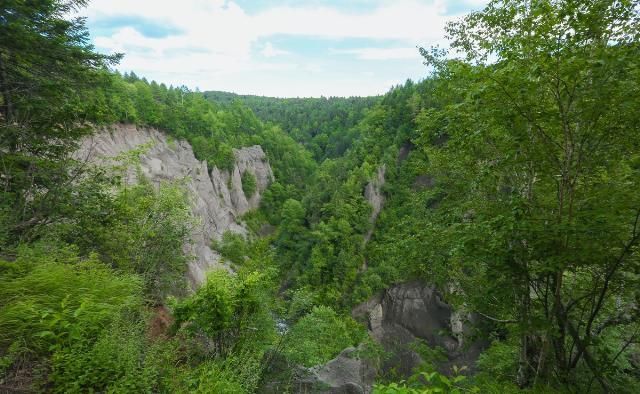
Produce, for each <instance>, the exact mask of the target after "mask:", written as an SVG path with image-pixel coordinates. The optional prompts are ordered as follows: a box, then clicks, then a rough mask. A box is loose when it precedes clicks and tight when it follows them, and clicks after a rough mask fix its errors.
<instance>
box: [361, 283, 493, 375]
mask: <svg viewBox="0 0 640 394" xmlns="http://www.w3.org/2000/svg"><path fill="white" fill-rule="evenodd" d="M352 315H353V317H354V318H356V319H357V320H360V321H362V322H363V323H366V324H367V327H368V329H369V333H370V335H371V337H372V338H373V339H375V340H376V341H377V342H378V343H380V344H381V345H382V347H383V348H384V349H385V350H386V351H387V352H389V354H390V355H391V357H390V358H389V359H387V360H385V362H384V363H383V365H382V369H383V370H390V369H395V370H396V371H397V372H399V373H401V374H403V375H404V376H409V375H410V374H411V372H412V370H413V369H414V368H415V367H417V366H418V365H420V363H421V362H422V358H421V357H420V355H419V354H418V352H416V351H415V348H414V344H415V343H416V341H419V340H422V341H425V342H426V343H427V344H428V345H429V346H430V347H438V348H440V349H442V350H443V351H444V355H445V356H446V357H445V359H443V360H442V361H439V362H437V363H436V364H437V366H438V368H439V370H440V372H442V373H445V374H450V373H451V371H452V368H453V366H454V365H455V366H457V367H462V366H466V367H467V368H468V370H467V372H472V371H473V370H474V366H475V361H476V359H477V358H478V356H479V355H480V353H481V351H482V350H483V349H484V348H485V347H486V345H487V343H486V341H485V340H484V339H482V335H478V334H479V332H476V325H477V323H478V319H477V316H476V315H474V314H472V313H467V312H464V311H461V310H455V309H454V308H453V307H452V306H451V305H449V304H447V303H446V302H445V301H444V300H443V297H442V295H441V294H440V292H439V291H438V290H437V289H436V288H435V287H434V286H431V285H428V284H425V283H421V282H408V283H402V284H399V285H396V286H393V287H391V288H389V289H387V290H385V291H383V292H381V293H380V294H378V295H376V296H375V297H373V298H371V299H370V300H369V301H367V302H364V303H362V304H361V305H359V306H357V307H356V308H354V310H353V311H352Z"/></svg>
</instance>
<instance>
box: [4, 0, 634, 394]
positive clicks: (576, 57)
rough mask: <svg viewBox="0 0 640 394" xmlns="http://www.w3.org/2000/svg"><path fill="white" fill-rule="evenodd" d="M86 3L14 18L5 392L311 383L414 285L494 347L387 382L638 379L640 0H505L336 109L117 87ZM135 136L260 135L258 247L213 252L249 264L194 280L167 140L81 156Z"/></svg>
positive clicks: (218, 160)
mask: <svg viewBox="0 0 640 394" xmlns="http://www.w3.org/2000/svg"><path fill="white" fill-rule="evenodd" d="M84 5H85V1H82V0H75V1H60V0H44V1H38V2H24V1H17V0H8V1H5V2H4V3H3V5H2V6H1V7H0V38H1V39H0V130H1V135H0V154H1V155H0V185H1V186H2V191H1V192H0V196H1V197H0V281H1V282H2V286H1V287H0V391H1V390H4V389H5V388H8V389H17V390H26V391H29V390H31V391H45V392H87V391H100V392H203V393H209V392H234V393H236V392H247V393H249V392H264V391H266V390H267V389H269V388H271V389H273V387H278V388H281V387H284V388H289V389H291V390H293V389H294V388H295V386H293V385H292V379H294V378H295V377H296V376H297V375H296V374H297V372H299V371H301V370H302V368H304V367H312V366H316V365H320V364H323V363H326V362H327V361H329V360H331V359H332V358H334V357H335V356H336V355H338V354H339V353H340V352H341V351H342V350H343V349H345V348H347V347H350V346H358V345H360V344H362V343H363V342H364V343H365V344H366V343H368V342H371V341H372V339H370V338H367V334H366V330H365V328H364V327H362V326H361V325H360V324H358V323H356V322H355V321H354V320H353V319H352V318H351V313H350V312H351V309H352V308H353V307H354V306H355V305H356V304H358V303H359V302H361V301H364V300H366V299H368V298H369V297H371V296H372V295H374V294H376V293H377V292H378V291H381V290H383V289H385V288H387V287H389V286H392V285H394V284H396V283H401V282H405V281H409V280H416V279H419V280H422V281H426V282H429V283H432V284H435V285H436V286H438V288H439V289H440V290H441V293H442V294H443V296H444V298H445V300H446V302H448V303H449V304H451V305H454V306H456V307H463V306H464V308H465V309H466V310H469V311H474V312H476V313H477V315H478V317H479V318H480V319H481V320H482V329H483V331H484V332H483V334H484V335H485V336H486V337H487V338H489V339H490V341H489V342H490V344H488V347H487V348H486V349H485V350H484V351H483V353H482V354H481V356H480V357H479V359H478V361H477V363H476V365H475V366H469V367H475V369H474V374H473V375H472V376H463V375H457V374H454V375H453V376H445V375H443V374H441V373H438V372H436V371H435V369H436V368H437V365H436V364H437V363H435V362H434V363H433V365H427V364H425V365H424V366H425V368H426V369H427V370H425V369H422V370H419V371H415V372H416V374H415V375H414V376H413V377H407V379H406V380H404V381H399V382H385V381H379V382H378V384H377V385H376V386H375V389H374V390H375V392H380V393H414V392H415V393H423V392H426V393H431V392H450V393H458V392H519V391H529V392H577V391H583V392H621V393H624V392H635V391H637V387H640V365H639V362H638V355H639V354H640V345H639V343H640V336H639V335H640V315H639V313H640V308H639V307H638V302H640V293H638V289H640V283H639V279H640V277H639V275H638V273H639V272H640V258H639V256H640V255H639V251H640V248H639V244H640V197H639V195H638V193H637V190H638V180H640V149H639V148H640V130H639V127H640V126H639V125H640V119H639V116H640V115H639V114H640V111H639V108H638V103H640V86H639V81H640V14H639V11H638V10H639V9H640V3H639V2H638V1H635V0H624V1H613V0H593V1H587V2H585V1H573V0H558V1H550V0H540V1H525V0H493V1H490V2H489V4H488V5H487V7H486V8H485V9H484V10H482V11H479V12H475V13H472V14H469V15H467V16H466V17H465V18H463V19H461V20H458V21H454V22H452V23H450V24H449V25H448V27H447V34H448V38H449V40H450V52H447V51H444V50H442V49H438V48H421V49H420V51H421V53H422V55H423V56H424V58H425V63H426V64H428V65H429V66H430V67H431V70H432V72H431V74H430V75H429V76H428V77H427V78H426V79H424V80H423V81H420V82H417V83H416V82H412V81H407V82H406V83H405V84H404V85H402V86H397V87H394V88H393V89H391V91H389V92H388V93H387V94H386V95H384V96H382V97H372V98H320V99H275V98H267V97H256V96H237V95H233V94H227V93H222V92H207V93H200V92H192V91H189V90H188V89H187V88H186V87H172V86H169V87H167V86H165V85H163V84H158V83H156V82H149V81H147V80H146V79H144V78H140V77H138V76H136V75H135V74H133V73H130V74H124V75H120V74H118V73H116V72H113V71H112V70H110V69H109V67H110V66H112V65H113V64H115V62H117V61H118V60H119V58H120V55H113V56H105V55H100V54H97V53H96V52H95V51H94V50H93V48H92V47H91V46H90V45H89V44H88V36H87V31H86V29H85V27H84V21H83V20H82V19H73V18H69V17H68V15H69V12H70V11H72V10H74V9H77V8H80V7H82V6H84ZM118 122H125V123H134V124H136V125H138V126H140V127H154V128H158V129H161V130H162V131H163V132H165V133H167V134H168V135H169V136H170V138H171V143H170V145H172V146H174V147H175V146H176V144H178V143H180V144H183V143H185V142H188V143H189V144H191V146H192V147H193V149H194V153H195V155H196V157H197V158H198V159H201V160H206V161H207V163H208V165H209V166H210V167H211V168H213V167H214V166H215V167H217V168H219V169H221V170H228V169H231V168H233V165H234V161H235V158H234V153H233V149H234V148H239V147H243V146H248V145H254V144H259V145H261V146H262V148H263V149H264V150H265V152H266V154H267V156H268V159H269V163H270V165H271V166H272V167H273V170H274V177H275V180H274V182H273V183H272V184H271V185H270V186H269V187H268V188H267V190H265V191H264V192H261V206H260V208H259V210H258V211H254V212H250V213H248V214H247V216H245V219H246V222H247V223H248V228H249V229H250V231H249V234H248V235H247V236H246V237H245V236H242V235H239V234H235V233H231V232H228V233H225V234H224V236H223V237H222V239H221V240H212V242H213V248H214V249H215V250H217V251H219V252H220V254H221V255H222V256H223V260H224V261H225V262H226V263H229V266H230V267H232V268H233V272H228V271H226V270H217V271H213V272H210V273H209V275H208V277H207V280H206V282H205V283H204V284H203V285H202V286H201V287H199V288H198V289H192V290H193V291H189V284H188V283H187V280H186V275H185V271H186V267H187V264H188V263H189V258H190V257H189V256H186V255H185V254H184V250H185V249H184V247H185V245H187V244H188V243H189V242H190V240H189V234H190V233H191V226H192V225H193V223H194V221H196V220H198V219H199V218H194V217H192V213H191V210H190V208H189V198H190V196H188V195H187V194H186V193H185V191H184V189H185V188H183V187H182V185H181V184H180V183H168V182H166V183H161V184H159V185H152V184H150V183H149V182H148V181H147V180H145V179H144V176H142V174H141V172H140V171H138V175H137V177H136V178H138V180H139V182H138V183H137V184H135V185H132V184H129V182H128V179H127V178H128V177H127V174H129V173H130V172H131V171H135V170H136V166H137V163H138V160H139V157H140V156H141V155H143V154H144V153H145V149H148V148H149V147H145V146H142V147H140V148H139V149H135V150H133V151H131V152H127V153H125V154H124V155H122V157H119V158H118V160H117V163H115V164H114V165H111V166H107V165H103V166H102V167H95V166H92V165H88V164H87V163H84V162H81V161H79V160H78V159H77V158H75V157H74V155H73V152H75V151H76V150H77V149H78V146H79V144H80V143H81V141H82V139H83V138H84V137H85V136H87V135H89V134H90V133H92V132H93V131H95V129H99V128H100V127H103V126H107V125H110V124H113V123H118ZM383 168H384V178H385V179H384V182H383V183H384V185H378V186H379V188H380V190H379V192H380V193H381V194H382V195H383V196H384V200H385V202H384V209H383V210H382V212H381V213H380V215H379V216H378V217H377V219H376V220H373V218H372V216H371V214H372V207H371V204H370V203H369V201H367V197H366V196H365V193H364V191H365V189H366V188H367V187H368V186H369V187H368V188H369V189H371V187H373V185H372V184H370V183H371V181H372V179H374V178H376V177H377V176H378V173H379V172H380V171H381V169H383ZM241 178H242V187H243V191H244V193H245V195H247V197H251V196H253V195H254V194H255V193H256V190H257V181H256V179H255V176H254V175H253V174H252V173H251V172H248V171H246V172H244V173H243V174H241ZM262 227H268V228H270V229H271V231H267V232H265V234H268V235H266V236H263V237H259V236H258V233H261V231H259V230H260V229H261V228H262ZM359 349H360V348H359ZM378 350H380V349H378ZM376 351H377V350H376ZM429 351H430V352H435V350H433V349H431V350H429ZM374 353H375V352H374ZM427 353H428V352H427ZM378 356H380V357H379V358H382V355H379V354H378V355H376V357H378ZM427 361H429V360H427ZM382 378H383V376H380V380H382ZM274 382H278V384H279V383H282V385H281V386H273V385H271V384H272V383H274Z"/></svg>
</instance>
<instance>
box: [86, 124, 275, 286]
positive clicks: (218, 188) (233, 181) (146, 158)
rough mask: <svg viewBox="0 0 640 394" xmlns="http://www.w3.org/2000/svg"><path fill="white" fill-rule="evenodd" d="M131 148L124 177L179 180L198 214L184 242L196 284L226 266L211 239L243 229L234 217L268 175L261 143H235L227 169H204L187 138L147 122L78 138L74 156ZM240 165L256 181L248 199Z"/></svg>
mask: <svg viewBox="0 0 640 394" xmlns="http://www.w3.org/2000/svg"><path fill="white" fill-rule="evenodd" d="M133 149H140V151H141V154H140V162H139V164H138V165H137V166H130V168H129V169H128V171H127V179H126V182H128V183H129V184H133V183H136V182H137V177H138V174H139V173H140V174H142V175H143V176H144V177H145V178H147V179H148V180H149V181H151V182H152V183H154V184H159V183H160V182H162V181H182V182H183V184H184V187H185V188H186V189H187V191H188V192H189V195H190V197H191V199H190V205H191V210H192V213H193V215H194V216H195V217H196V218H198V219H199V223H198V224H197V225H196V226H195V227H194V229H193V231H192V234H191V238H192V244H191V245H188V246H186V252H187V253H190V254H192V255H194V257H195V258H194V260H193V261H192V262H190V263H189V270H188V275H189V279H190V281H191V284H192V286H194V287H196V286H198V285H199V284H200V283H202V282H203V281H204V279H205V277H206V272H207V271H209V270H211V269H212V268H216V267H217V268H221V267H225V266H223V265H222V264H221V262H220V261H221V260H220V255H219V254H218V253H217V252H216V251H214V250H212V249H211V248H210V244H211V241H212V240H214V239H217V240H219V239H220V238H221V237H222V234H224V232H226V231H233V232H236V233H240V234H245V233H246V229H245V227H244V226H243V225H242V224H240V223H239V222H238V219H237V218H238V216H239V215H242V214H243V213H245V212H247V211H248V210H250V209H254V208H256V207H257V206H258V205H259V203H260V197H261V193H262V192H263V191H264V190H265V189H266V187H267V186H268V185H269V183H270V182H271V181H272V179H273V173H272V171H271V167H270V166H269V163H268V162H267V159H266V156H265V154H264V152H263V151H262V148H261V147H260V146H252V147H248V148H242V149H234V151H233V153H234V156H235V165H234V167H233V169H232V170H231V171H225V170H220V169H218V168H216V167H213V169H212V170H211V172H210V173H209V171H208V168H207V163H206V162H204V161H199V160H197V159H196V158H195V156H194V154H193V149H192V148H191V146H190V145H189V143H188V142H186V141H178V140H173V139H172V138H170V137H168V136H167V135H165V134H163V133H161V132H159V131H158V130H155V129H152V128H143V127H136V126H134V125H115V126H112V127H110V128H108V129H104V130H101V131H99V132H98V133H96V134H95V135H93V136H91V137H89V138H87V139H86V140H85V141H83V144H82V146H81V148H80V150H79V151H78V152H77V153H76V157H78V158H80V159H86V160H88V161H90V162H94V163H105V162H109V161H113V159H114V158H117V159H120V160H121V159H122V157H121V156H122V154H124V153H125V152H129V151H132V150H133ZM118 156H120V157H118ZM116 161H117V160H116ZM245 171H248V172H250V173H251V174H253V175H254V176H255V178H256V181H257V182H256V183H257V188H256V192H255V193H254V195H253V196H251V198H249V199H247V198H246V196H245V195H244V192H243V191H242V181H241V176H242V174H243V173H244V172H245ZM227 268H228V267H227Z"/></svg>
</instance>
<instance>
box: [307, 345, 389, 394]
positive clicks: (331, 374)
mask: <svg viewBox="0 0 640 394" xmlns="http://www.w3.org/2000/svg"><path fill="white" fill-rule="evenodd" d="M303 374H304V375H306V376H304V377H302V378H301V379H299V380H298V381H297V383H296V386H297V387H296V392H304V393H331V394H366V393H370V392H371V390H372V388H373V383H374V380H375V376H376V369H375V368H374V367H373V365H372V364H371V363H370V362H368V361H367V360H364V359H362V358H360V357H359V356H358V349H356V348H353V347H349V348H346V349H345V350H343V351H342V352H341V353H340V354H339V355H338V356H336V358H334V359H333V360H330V361H329V362H327V363H326V364H324V365H320V366H317V367H313V368H309V369H307V370H306V371H304V372H303Z"/></svg>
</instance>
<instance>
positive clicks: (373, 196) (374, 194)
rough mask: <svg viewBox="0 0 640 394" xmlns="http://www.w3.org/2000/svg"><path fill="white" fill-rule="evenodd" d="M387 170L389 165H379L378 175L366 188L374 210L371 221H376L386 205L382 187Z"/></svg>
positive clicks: (365, 194) (367, 196)
mask: <svg viewBox="0 0 640 394" xmlns="http://www.w3.org/2000/svg"><path fill="white" fill-rule="evenodd" d="M386 171H387V167H386V166H385V165H384V164H383V165H381V166H380V167H378V172H377V173H376V177H375V178H373V179H372V180H371V182H369V183H368V184H367V186H365V188H364V198H366V199H367V201H369V204H371V207H372V208H373V210H372V211H371V216H370V217H369V221H370V222H371V223H375V221H376V219H377V218H378V215H380V211H382V207H383V206H384V195H383V194H382V187H383V186H384V183H385V178H384V174H385V172H386ZM367 237H368V238H370V237H371V234H367ZM368 238H367V240H368Z"/></svg>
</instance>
